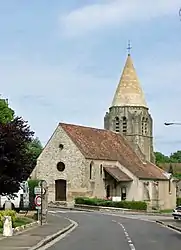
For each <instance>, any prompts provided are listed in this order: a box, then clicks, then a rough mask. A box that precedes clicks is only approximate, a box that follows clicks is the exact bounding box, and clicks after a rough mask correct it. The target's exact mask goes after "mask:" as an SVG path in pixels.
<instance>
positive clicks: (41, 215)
mask: <svg viewBox="0 0 181 250" xmlns="http://www.w3.org/2000/svg"><path fill="white" fill-rule="evenodd" d="M42 196H43V190H42V181H41V225H42V224H43V217H42V212H43V207H42V200H43V199H42Z"/></svg>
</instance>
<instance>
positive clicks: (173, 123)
mask: <svg viewBox="0 0 181 250" xmlns="http://www.w3.org/2000/svg"><path fill="white" fill-rule="evenodd" d="M164 125H165V126H170V125H181V122H165V123H164Z"/></svg>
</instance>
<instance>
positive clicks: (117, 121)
mask: <svg viewBox="0 0 181 250" xmlns="http://www.w3.org/2000/svg"><path fill="white" fill-rule="evenodd" d="M119 126H120V122H119V117H116V118H115V130H116V132H119V131H120V130H119V129H120V128H119Z"/></svg>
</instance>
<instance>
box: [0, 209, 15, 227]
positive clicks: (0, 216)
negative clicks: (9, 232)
mask: <svg viewBox="0 0 181 250" xmlns="http://www.w3.org/2000/svg"><path fill="white" fill-rule="evenodd" d="M4 216H11V220H12V225H14V222H15V221H16V219H17V214H16V211H14V210H3V211H0V227H3V223H4Z"/></svg>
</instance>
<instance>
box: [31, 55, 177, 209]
mask: <svg viewBox="0 0 181 250" xmlns="http://www.w3.org/2000/svg"><path fill="white" fill-rule="evenodd" d="M152 126H153V125H152V117H151V115H150V114H149V109H148V106H147V104H146V100H145V97H144V93H143V90H142V88H141V85H140V83H139V80H138V77H137V74H136V71H135V68H134V66H133V62H132V59H131V56H130V54H129V55H128V57H127V60H126V64H125V67H124V69H123V73H122V76H121V79H120V82H119V84H118V87H117V90H116V93H115V95H114V98H113V102H112V105H111V107H110V108H109V111H108V112H107V113H106V114H105V118H104V129H97V128H90V127H84V126H79V125H73V124H65V123H60V124H58V126H57V128H56V129H55V131H54V133H53V135H52V136H51V138H50V139H49V141H48V143H47V144H46V146H45V148H44V150H43V152H42V153H41V155H40V156H39V158H38V161H37V166H36V167H35V169H34V171H33V172H32V174H31V178H35V179H44V180H46V181H47V183H48V186H49V202H51V201H52V202H54V201H67V202H69V201H72V200H73V199H74V198H75V197H77V196H86V197H98V198H106V197H107V198H108V197H112V199H114V200H128V201H132V200H135V201H142V200H145V201H147V202H148V204H149V206H150V208H157V209H170V208H173V207H175V205H176V182H175V180H174V179H173V178H172V177H171V176H170V175H169V174H167V173H166V172H165V171H163V170H161V169H160V168H159V167H157V166H156V165H154V152H153V130H152Z"/></svg>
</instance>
